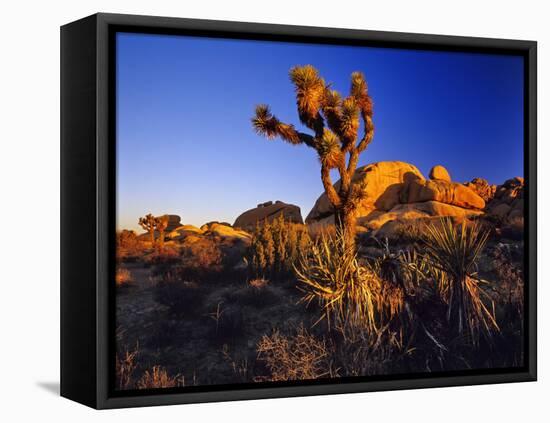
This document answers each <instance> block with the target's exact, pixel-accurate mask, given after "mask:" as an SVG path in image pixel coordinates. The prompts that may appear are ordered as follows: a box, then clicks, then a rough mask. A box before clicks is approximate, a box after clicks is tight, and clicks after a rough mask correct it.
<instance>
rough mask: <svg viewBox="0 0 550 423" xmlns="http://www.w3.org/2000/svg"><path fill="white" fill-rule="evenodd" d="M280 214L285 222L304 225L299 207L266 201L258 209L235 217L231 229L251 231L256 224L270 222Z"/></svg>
mask: <svg viewBox="0 0 550 423" xmlns="http://www.w3.org/2000/svg"><path fill="white" fill-rule="evenodd" d="M270 203H271V204H270ZM281 214H282V215H283V217H284V219H285V220H286V221H287V222H291V223H304V221H303V220H302V214H301V213H300V207H298V206H295V205H293V204H287V203H283V202H282V201H276V202H275V203H273V202H271V201H268V202H267V203H262V204H260V207H256V208H254V209H250V210H247V211H245V212H244V213H243V214H241V215H240V216H239V217H237V219H236V220H235V223H234V224H233V227H235V228H240V229H244V230H247V231H253V230H254V229H255V228H256V225H257V224H258V223H259V224H262V222H265V221H266V220H267V221H268V222H270V221H272V220H273V219H275V218H277V217H279V216H280V215H281Z"/></svg>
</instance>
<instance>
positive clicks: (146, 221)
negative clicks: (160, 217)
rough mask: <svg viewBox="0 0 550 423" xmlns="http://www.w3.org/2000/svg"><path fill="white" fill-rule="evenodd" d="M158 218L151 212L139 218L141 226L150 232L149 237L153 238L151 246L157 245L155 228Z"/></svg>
mask: <svg viewBox="0 0 550 423" xmlns="http://www.w3.org/2000/svg"><path fill="white" fill-rule="evenodd" d="M156 220H157V218H156V217H154V216H153V215H152V214H151V213H149V214H147V215H145V216H144V217H140V218H139V220H138V224H139V226H141V227H142V228H143V229H145V230H146V231H147V232H149V237H150V238H151V246H154V245H155V228H156V225H157V223H156Z"/></svg>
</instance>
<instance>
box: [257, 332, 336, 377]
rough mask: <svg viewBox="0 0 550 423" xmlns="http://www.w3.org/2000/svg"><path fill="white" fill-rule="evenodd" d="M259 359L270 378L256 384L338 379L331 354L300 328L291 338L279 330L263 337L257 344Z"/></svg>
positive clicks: (325, 347) (322, 341)
mask: <svg viewBox="0 0 550 423" xmlns="http://www.w3.org/2000/svg"><path fill="white" fill-rule="evenodd" d="M256 349H257V352H258V359H259V360H260V361H263V362H264V363H265V365H266V367H267V369H268V370H269V372H270V375H269V376H266V377H258V378H256V380H257V381H262V380H269V381H285V380H310V379H319V378H323V377H337V376H338V374H337V370H336V369H334V368H333V366H332V362H331V354H330V352H329V349H328V348H327V345H326V344H325V341H324V340H318V339H316V338H315V337H314V336H312V335H310V334H309V333H308V332H307V331H306V330H305V329H304V328H303V327H302V326H300V327H299V328H298V330H297V332H296V334H295V335H294V336H284V335H282V334H281V333H280V332H279V331H278V330H276V331H274V332H273V333H272V334H271V335H264V336H262V338H261V339H260V341H259V342H258V344H257V347H256Z"/></svg>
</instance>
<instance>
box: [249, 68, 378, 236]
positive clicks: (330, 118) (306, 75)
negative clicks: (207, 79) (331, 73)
mask: <svg viewBox="0 0 550 423" xmlns="http://www.w3.org/2000/svg"><path fill="white" fill-rule="evenodd" d="M290 80H291V81H292V83H293V84H294V86H295V90H296V105H297V108H298V116H299V118H300V121H301V122H302V123H303V124H304V125H305V126H306V127H308V128H309V129H310V130H311V131H313V134H307V133H303V132H299V131H298V130H297V129H296V128H295V127H294V126H293V125H291V124H287V123H283V122H281V121H280V120H279V119H277V118H276V117H275V116H274V115H273V114H272V113H271V111H270V109H269V106H267V105H265V104H260V105H258V106H256V113H255V116H254V117H253V118H252V124H253V126H254V129H255V130H256V132H257V133H258V134H261V135H264V136H265V137H267V138H268V139H274V138H276V137H279V138H281V139H282V140H283V141H286V142H288V143H290V144H293V145H298V144H305V145H307V146H308V147H311V148H313V149H314V150H315V151H316V152H317V154H318V156H319V161H320V162H321V180H322V182H323V187H324V189H325V193H326V195H327V197H328V199H329V201H330V203H331V205H332V207H333V208H334V213H335V214H334V216H335V223H336V227H337V229H338V230H339V231H340V232H342V233H343V234H344V237H345V239H346V242H347V243H349V244H350V245H353V244H354V241H355V210H356V208H357V206H358V204H359V202H360V200H361V199H362V198H363V192H364V187H363V186H361V184H358V183H354V182H353V175H354V173H355V169H356V168H357V163H358V161H359V155H360V154H361V153H362V152H363V151H364V150H365V149H366V148H367V146H368V145H369V144H370V142H371V141H372V139H373V135H374V126H373V123H372V100H371V98H370V96H369V94H368V88H367V83H366V81H365V77H364V75H363V74H362V73H361V72H353V73H352V74H351V88H350V94H349V96H347V97H345V98H342V96H341V95H340V94H339V93H338V92H337V91H335V90H333V89H332V88H331V86H330V84H326V83H325V81H324V80H323V79H322V78H321V77H320V76H319V73H318V72H317V69H315V68H314V67H313V66H311V65H306V66H296V67H293V68H292V69H291V70H290ZM360 120H361V121H362V122H363V130H364V132H363V135H362V137H361V138H360V139H359V137H358V132H359V127H360ZM331 169H336V170H337V171H338V173H339V174H340V179H341V183H340V186H339V188H335V187H334V185H333V183H332V180H331V177H330V170H331Z"/></svg>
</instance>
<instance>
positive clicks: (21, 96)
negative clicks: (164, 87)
mask: <svg viewBox="0 0 550 423" xmlns="http://www.w3.org/2000/svg"><path fill="white" fill-rule="evenodd" d="M545 3H547V2H545V1H530V0H523V1H517V0H515V1H508V0H500V1H485V2H484V1H480V0H476V1H470V0H457V1H447V2H446V1H441V0H439V1H438V0H435V1H424V0H414V1H407V0H402V1H396V0H393V1H390V0H386V1H383V0H380V1H377V2H373V1H368V0H361V1H347V0H338V1H331V2H326V3H324V2H323V1H321V0H318V1H315V2H313V1H300V0H290V1H287V0H272V1H261V0H256V1H251V2H246V1H244V0H226V1H223V0H220V1H207V0H202V1H194V2H185V1H182V0H180V1H165V0H146V1H142V0H124V1H114V0H110V1H106V0H95V1H90V0H82V1H74V0H73V1H35V2H31V1H23V0H19V1H9V2H4V3H3V4H2V24H1V25H0V31H1V37H0V43H1V44H0V46H1V49H0V57H1V64H0V73H1V78H0V84H1V85H0V87H1V88H0V102H1V105H2V111H1V116H2V119H1V121H0V122H1V125H0V137H1V138H0V143H1V144H0V145H1V150H0V161H1V162H0V176H1V177H0V187H1V190H0V193H1V196H0V201H1V203H2V206H1V207H0V213H1V218H0V222H1V225H0V235H1V237H0V249H1V254H0V263H1V267H0V275H1V277H0V284H1V288H2V291H1V294H0V299H1V305H0V313H1V315H0V325H1V332H0V391H1V392H0V420H2V421H4V422H12V421H33V420H35V419H36V420H39V419H40V420H42V419H45V420H46V421H54V420H60V421H65V420H67V421H79V422H85V421H92V420H93V421H96V420H98V419H101V420H104V421H120V419H121V418H123V419H128V420H130V419H131V421H133V422H138V421H148V422H151V421H158V422H160V421H196V422H208V421H224V422H228V421H239V422H248V421H250V422H262V423H264V422H271V421H274V422H281V421H284V422H294V421H308V422H314V421H315V422H317V421H323V422H324V421H327V422H328V421H332V422H335V421H346V420H348V421H349V420H350V419H353V420H357V421H376V420H377V419H380V420H382V419H384V421H399V420H401V421H407V422H416V421H418V422H436V421H437V422H441V421H445V422H464V421H472V422H473V421H485V422H488V421H492V422H519V421H521V420H524V419H525V421H532V422H541V421H549V420H548V419H549V418H550V412H549V410H550V407H549V404H548V403H549V401H550V395H549V393H550V386H549V385H550V384H549V383H548V377H549V376H550V375H549V370H548V365H547V361H546V360H545V355H546V354H548V342H549V336H548V327H549V314H550V313H549V310H548V308H549V306H548V301H547V296H548V292H549V291H548V288H547V287H546V282H547V279H548V260H549V257H548V251H549V249H548V247H547V245H546V242H547V240H548V239H549V238H550V233H549V226H548V224H547V222H546V219H545V216H547V215H548V213H549V211H550V210H549V201H548V199H547V192H548V186H549V185H550V166H549V165H547V164H546V163H547V162H548V159H549V158H550V157H549V147H548V144H547V143H546V140H547V139H548V136H549V135H550V134H549V124H548V119H549V114H550V104H549V101H550V99H549V96H548V88H549V87H548V84H549V75H550V30H549V29H548V28H549V23H548V17H549V16H550V14H549V13H548V11H546V10H544V4H545ZM99 11H103V12H118V13H135V14H151V15H164V16H174V17H190V18H207V19H220V20H236V21H255V22H266V23H284V24H295V25H313V26H328V27H342V28H357V29H374V30H390V31H404V32H424V33H434V34H448V35H469V36H481V37H498V38H518V39H531V40H537V41H538V42H539V51H538V53H539V66H538V74H539V90H538V94H539V112H538V116H539V166H540V168H539V187H540V188H539V216H540V219H539V263H540V266H539V358H540V360H539V382H536V383H522V384H508V385H494V386H477V387H461V388H444V389H430V390H416V391H401V392H382V393H370V394H353V395H337V396H326V397H310V398H293V399H278V400H262V401H246V402H236V403H235V402H234V403H221V404H207V405H187V406H170V407H154V408H145V409H129V410H116V411H101V412H98V411H93V410H91V409H88V408H86V407H84V406H81V405H78V404H76V403H72V402H71V401H68V400H65V399H62V398H60V397H59V396H58V395H57V393H56V391H57V389H58V383H59V358H58V357H59V311H58V310H59V26H60V25H62V24H65V23H67V22H70V21H72V20H76V19H78V18H81V17H84V16H87V15H90V14H92V13H95V12H99ZM465 118H466V119H467V116H465ZM494 148H495V149H497V148H499V146H498V144H497V145H495V147H494ZM471 153H472V154H476V152H475V151H472V152H471ZM543 331H545V332H546V333H543ZM545 390H546V395H545V394H544V392H545Z"/></svg>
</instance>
